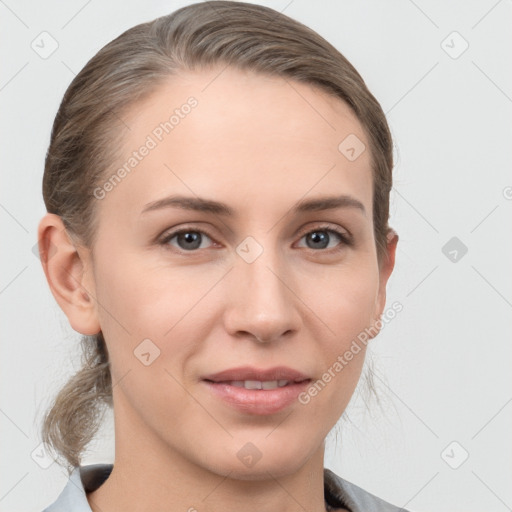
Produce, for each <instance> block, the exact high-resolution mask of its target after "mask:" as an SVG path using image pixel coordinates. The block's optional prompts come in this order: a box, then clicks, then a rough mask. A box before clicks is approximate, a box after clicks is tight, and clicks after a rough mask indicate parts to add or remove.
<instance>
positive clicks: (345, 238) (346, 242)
mask: <svg viewBox="0 0 512 512" xmlns="http://www.w3.org/2000/svg"><path fill="white" fill-rule="evenodd" d="M318 231H325V232H328V233H334V234H335V235H337V236H338V237H339V239H340V242H341V243H340V244H339V245H338V246H337V247H336V248H331V249H309V250H310V251H313V252H326V253H331V252H333V253H337V252H338V251H341V250H343V248H344V246H347V247H351V246H352V245H353V242H352V240H351V238H350V236H349V235H347V234H346V233H344V232H342V231H341V230H338V229H335V228H333V227H331V226H326V225H324V226H318V227H316V228H314V229H311V230H309V231H306V232H305V233H303V234H301V237H300V239H302V238H304V237H305V236H307V235H310V234H311V233H316V232H318ZM182 233H201V234H202V235H206V236H207V237H208V238H210V239H211V240H212V241H213V240H214V237H212V236H211V235H209V234H208V233H207V232H206V231H203V230H202V229H198V228H195V227H185V228H181V229H179V230H177V231H173V232H171V233H168V234H167V235H166V236H164V238H163V239H162V240H161V241H160V242H159V244H160V245H163V246H165V247H169V242H170V241H171V240H172V239H173V238H174V237H175V236H177V235H180V234H182ZM173 249H174V250H176V251H178V252H179V253H181V254H184V253H197V252H198V251H199V250H200V249H193V250H190V251H186V250H184V249H180V248H179V247H174V246H173ZM306 249H308V248H307V247H306Z"/></svg>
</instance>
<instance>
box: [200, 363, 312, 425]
mask: <svg viewBox="0 0 512 512" xmlns="http://www.w3.org/2000/svg"><path fill="white" fill-rule="evenodd" d="M311 380H312V379H311V378H309V377H308V376H306V375H305V374H303V373H301V372H299V371H297V370H293V369H291V368H287V367H276V368H271V369H268V370H258V369H255V368H250V367H242V368H234V369H230V370H225V371H222V372H219V373H216V374H213V375H209V376H207V377H204V378H203V379H202V382H203V383H204V384H205V385H206V386H207V389H208V390H209V392H210V393H211V394H212V395H213V396H214V397H215V398H217V399H220V401H221V402H222V403H224V404H226V405H228V406H230V407H231V408H234V409H236V410H237V411H239V412H242V413H245V414H255V415H268V414H275V413H277V412H280V411H282V410H284V409H286V408H288V407H290V406H291V405H292V404H293V403H294V402H295V401H296V399H297V397H298V395H299V394H300V393H301V392H302V391H303V390H304V389H305V388H306V387H307V386H308V384H309V383H310V382H311Z"/></svg>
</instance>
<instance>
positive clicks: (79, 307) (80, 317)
mask: <svg viewBox="0 0 512 512" xmlns="http://www.w3.org/2000/svg"><path fill="white" fill-rule="evenodd" d="M38 241H39V255H40V259H41V264H42V266H43V270H44V273H45V276H46V280H47V281H48V285H49V287H50V290H51V292H52V294H53V296H54V297H55V300H56V301H57V303H58V304H59V306H60V308H61V309H62V311H64V314H65V315H66V316H67V318H68V320H69V323H70V325H71V327H72V328H73V329H74V330H75V331H77V332H79V333H81V334H87V335H93V334H97V333H98V332H99V331H100V330H101V327H100V324H99V321H98V315H97V308H96V301H95V299H94V293H95V291H94V282H93V279H92V276H91V275H90V272H89V271H88V269H89V266H90V261H89V257H88V251H87V250H86V249H85V248H83V249H82V250H81V251H80V252H79V251H78V250H77V247H76V246H75V244H74V243H73V241H72V239H71V237H70V236H69V234H68V233H67V230H66V228H65V226H64V224H63V222H62V219H61V218H60V217H59V216H58V215H55V214H53V213H47V214H46V215H45V216H44V217H43V218H42V219H41V221H40V223H39V228H38Z"/></svg>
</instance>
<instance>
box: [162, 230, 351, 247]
mask: <svg viewBox="0 0 512 512" xmlns="http://www.w3.org/2000/svg"><path fill="white" fill-rule="evenodd" d="M333 235H334V236H333ZM303 238H305V239H306V244H307V245H306V248H308V249H313V250H318V249H334V251H339V250H342V249H343V248H344V246H351V245H352V240H351V237H350V235H348V234H347V233H345V232H342V231H341V230H337V229H335V228H332V227H331V226H319V227H317V228H315V229H313V230H310V231H308V232H306V233H305V234H303V235H302V237H301V240H302V239H303ZM205 239H206V240H210V241H212V237H210V236H209V235H208V234H207V233H206V232H204V231H202V230H200V229H196V228H194V229H193V228H182V229H180V230H178V231H173V232H171V233H169V234H167V235H166V236H164V238H163V239H162V240H161V242H160V244H161V245H163V246H169V245H172V246H174V247H176V248H177V249H178V250H181V251H185V252H195V251H196V250H197V249H207V248H208V243H207V241H206V242H205ZM336 240H337V241H338V243H337V244H334V247H333V246H332V245H331V246H330V247H329V245H330V244H331V242H333V241H334V242H335V241H336ZM173 241H175V243H171V242H173ZM302 247H304V246H302Z"/></svg>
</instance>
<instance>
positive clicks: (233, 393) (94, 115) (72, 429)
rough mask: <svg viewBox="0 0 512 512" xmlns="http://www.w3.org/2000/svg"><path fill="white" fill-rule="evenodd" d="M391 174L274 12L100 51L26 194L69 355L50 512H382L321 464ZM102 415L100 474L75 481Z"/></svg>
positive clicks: (223, 14) (315, 51) (318, 62)
mask: <svg viewBox="0 0 512 512" xmlns="http://www.w3.org/2000/svg"><path fill="white" fill-rule="evenodd" d="M392 167H393V162H392V141H391V136H390V133H389V129H388V126H387V123H386V119H385V116H384V114H383V112H382V109H381V108H380V106H379V104H378V102H377V101H376V99H375V98H374V97H373V96H372V94H371V93H370V92H369V91H368V89H367V88H366V86H365V84H364V82H363V80H362V78H361V77H360V75H359V74H358V73H357V71H356V70H355V69H354V68H353V67H352V65H351V64H350V63H349V62H348V61H347V60H346V59H345V58H344V57H343V56H342V55H341V54H340V53H339V52H338V51H337V50H336V49H335V48H334V47H333V46H331V45H330V44H329V43H327V42H326V41H325V40H324V39H323V38H321V37H320V36H319V35H318V34H316V33H315V32H313V31H312V30H310V29H308V28H307V27H305V26H304V25H302V24H300V23H298V22H296V21H294V20H292V19H290V18H288V17H286V16H284V15H282V14H280V13H278V12H276V11H274V10H272V9H269V8H266V7H262V6H258V5H254V4H246V3H239V2H228V1H218V2H214V3H202V2H201V3H197V4H193V5H190V6H188V7H185V8H182V9H179V10H177V11H176V12H174V13H173V14H171V15H169V16H164V17H161V18H158V19H156V20H154V21H153V22H150V23H144V24H141V25H138V26H136V27H133V28H132V29H130V30H128V31H126V32H125V33H124V34H122V35H121V36H119V37H118V38H117V39H115V40H114V41H112V42H111V43H109V44H108V45H106V46H105V47H104V48H102V49H101V50H100V51H99V52H98V53H97V55H95V56H94V57H93V58H92V59H91V60H90V61H89V62H88V63H87V65H86V66H85V67H84V69H83V70H82V71H81V72H80V73H79V74H78V75H77V76H76V78H75V79H74V80H73V82H72V84H71V85H70V86H69V88H68V90H67V91H66V94H65V96H64V99H63V101H62V104H61V106H60V109H59V112H58V113H57V116H56V119H55V123H54V126H53V130H52V136H51V141H50V147H49V150H48V154H47V158H46V163H45V173H44V178H43V195H44V199H45V204H46V207H47V210H48V213H47V214H46V215H45V216H44V217H43V219H42V220H41V222H40V225H39V233H38V235H39V240H40V255H41V261H42V264H43V268H44V272H45V275H46V278H47V280H48V283H49V286H50V288H51V290H52V293H53V295H54V297H55V298H56V300H57V302H58V304H59V305H60V307H61V308H62V310H63V311H64V313H65V314H66V316H67V318H68V320H69V323H70V325H71V326H72V327H73V329H74V330H76V331H78V332H79V333H82V334H83V335H84V338H83V344H84V349H85V352H84V353H85V356H86V357H85V361H84V367H83V369H82V370H81V371H79V372H78V373H77V374H76V375H75V376H74V377H73V378H72V379H71V380H70V382H69V383H68V384H67V385H66V386H65V387H64V389H62V391H61V392H60V393H59V395H58V396H57V398H56V400H55V403H54V405H53V407H52V408H51V409H50V410H49V411H48V414H47V416H46V417H45V422H44V425H43V440H44V442H45V444H46V445H47V447H48V448H49V449H50V450H52V451H54V452H55V453H56V455H57V456H58V457H60V459H61V461H62V463H63V464H65V465H67V467H68V470H69V472H70V474H71V476H70V480H69V483H68V484H67V486H66V488H65V489H64V490H63V491H62V493H61V495H60V496H59V497H58V498H57V500H56V501H55V502H54V503H53V504H52V505H50V506H49V507H48V508H46V509H45V510H46V511H49V512H55V511H57V510H64V509H65V510H67V511H68V512H72V511H73V510H77V511H78V510H91V511H93V512H100V511H101V512H109V511H114V510H123V511H125V512H129V511H135V510H137V511H142V510H190V511H193V510H198V511H199V512H200V511H201V510H211V511H217V510H233V509H235V507H236V508H237V509H243V510H245V511H247V510H249V511H251V510H255V511H256V510H258V511H261V510H269V511H270V510H290V511H291V510H308V511H311V512H319V511H324V510H334V509H337V510H350V511H352V512H355V511H362V510H365V511H369V510H389V511H392V510H398V508H396V507H394V506H393V505H391V504H389V503H386V502H385V501H383V500H382V499H379V498H378V497H376V496H373V495H372V494H370V493H368V492H367V491H365V490H363V489H361V488H359V487H357V486H355V485H354V484H352V483H350V482H348V481H346V480H344V479H342V478H340V477H339V476H337V475H336V474H334V473H333V472H331V471H329V470H327V469H325V468H324V465H323V457H324V440H325V437H326V436H327V434H328V433H329V431H330V430H331V429H332V428H333V427H334V425H335V424H336V422H337V420H338V419H339V418H340V416H341V414H342V413H343V411H344V410H345V408H346V407H347V404H348V403H349V401H350V398H351V396H352V394H353V392H354V390H355V388H356V385H357V383H358V380H359V378H360V375H361V370H362V367H363V363H364V357H365V349H366V344H367V342H368V340H369V339H371V338H373V337H374V336H375V335H376V334H377V333H378V331H379V328H380V326H381V325H382V322H381V321H380V316H381V315H382V313H383V311H384V307H385V302H386V283H387V281H388V278H389V276H390V274H391V272H392V270H393V266H394V258H395V250H396V244H397V241H398V236H397V234H396V233H395V232H394V231H393V230H392V229H391V228H390V227H389V226H388V217H389V193H390V189H391V184H392V177H391V171H392ZM361 333H369V335H367V336H366V338H364V337H361ZM104 404H107V405H109V406H112V407H113V411H114V421H115V461H114V464H113V465H112V464H99V465H89V466H81V465H80V462H81V455H82V454H83V451H84V449H85V447H86V446H87V444H88V442H89V441H90V440H91V439H92V438H93V436H94V434H95V432H96V431H97V428H98V425H99V422H100V412H101V410H102V406H103V405H104Z"/></svg>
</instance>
